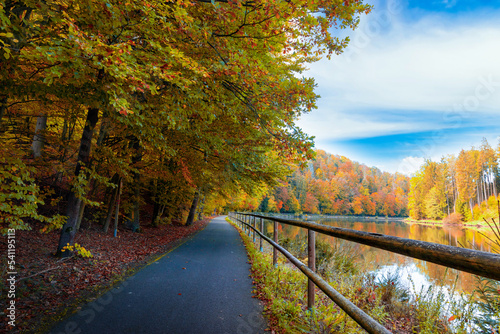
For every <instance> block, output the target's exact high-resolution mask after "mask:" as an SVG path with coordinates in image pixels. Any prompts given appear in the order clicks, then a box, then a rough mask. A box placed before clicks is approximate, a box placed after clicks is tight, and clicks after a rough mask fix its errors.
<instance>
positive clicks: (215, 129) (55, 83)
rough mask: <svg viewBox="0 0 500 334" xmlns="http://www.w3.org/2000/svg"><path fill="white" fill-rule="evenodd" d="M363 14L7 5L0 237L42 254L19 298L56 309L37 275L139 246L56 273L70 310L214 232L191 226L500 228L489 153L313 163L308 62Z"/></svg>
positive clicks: (232, 4) (2, 23) (240, 6)
mask: <svg viewBox="0 0 500 334" xmlns="http://www.w3.org/2000/svg"><path fill="white" fill-rule="evenodd" d="M371 9H372V8H371V6H370V5H367V4H364V3H363V2H362V1H358V0H352V1H349V0H346V1H330V0H314V1H310V0H307V1H306V0H292V1H277V0H272V1H267V0H255V1H240V0H212V1H208V0H178V1H139V0H130V1H117V0H106V1H104V0H83V1H65V0H54V1H35V0H21V1H19V0H3V1H0V81H1V82H0V228H1V231H2V234H3V235H4V236H5V238H7V235H11V236H12V235H13V234H12V233H13V232H9V231H18V232H17V233H18V234H17V238H18V239H17V240H18V241H19V242H22V243H24V244H25V245H28V244H32V245H33V251H35V249H36V252H37V253H36V254H37V256H38V260H37V261H38V262H35V263H34V264H32V266H31V267H30V266H29V265H28V264H25V268H24V269H25V271H24V275H25V277H23V279H25V278H26V279H27V280H26V281H25V284H26V286H24V288H23V289H26V291H25V292H26V296H28V295H30V294H31V293H32V292H30V291H31V290H33V289H35V288H34V287H37V286H38V285H37V284H40V286H41V287H40V289H41V290H43V289H47V290H43V291H42V292H40V294H39V296H42V297H40V298H41V299H43V298H47V296H53V295H55V293H52V292H50V291H52V290H50V289H51V288H50V287H49V288H47V286H49V285H50V282H52V281H53V280H54V279H53V278H51V277H52V276H50V275H49V274H47V275H45V274H44V273H45V272H47V270H46V268H49V270H53V269H54V268H60V267H61V268H62V265H60V266H58V267H54V266H53V265H52V264H54V263H59V262H56V261H60V260H59V259H60V258H61V257H62V258H63V259H64V258H68V257H73V256H74V255H75V254H77V255H79V256H80V257H79V259H80V260H81V258H82V257H90V256H92V252H93V251H95V250H97V253H99V252H102V253H103V254H104V250H103V249H107V250H106V252H107V251H109V252H112V251H113V250H114V249H118V248H119V247H125V246H124V245H125V244H127V245H128V246H127V247H129V246H130V247H129V248H126V249H127V250H126V251H120V254H116V257H113V256H110V257H109V258H106V259H104V257H103V258H100V259H99V261H107V262H106V266H101V267H100V268H101V269H99V270H97V269H95V268H94V267H93V268H94V269H93V270H88V271H86V269H84V268H85V266H86V265H89V264H88V263H83V262H81V263H80V262H75V263H74V264H73V265H72V266H73V268H75V269H74V270H75V271H77V272H78V273H77V274H75V272H74V271H73V269H71V268H69V267H68V268H66V269H60V270H59V274H58V275H59V276H56V277H70V276H71V277H72V278H71V279H72V280H75V281H74V282H73V281H72V282H73V283H71V282H69V281H68V282H69V283H68V282H67V283H68V285H66V286H65V287H62V288H61V290H60V291H63V293H62V294H61V296H63V295H64V296H65V297H64V298H69V296H70V295H71V294H72V293H73V292H75V291H76V290H78V289H83V287H82V285H83V284H84V283H82V282H87V283H88V284H89V285H91V284H93V283H92V282H94V281H95V282H97V283H99V282H101V283H102V282H104V281H106V280H107V278H108V277H111V276H112V274H113V272H114V270H115V269H116V268H118V267H117V266H118V265H115V264H116V263H117V262H119V261H118V259H121V260H124V259H127V261H131V260H130V258H131V257H132V256H131V255H130V254H134V256H135V257H134V259H136V258H138V257H141V256H143V255H144V254H145V253H144V252H142V251H139V249H140V250H144V249H146V248H148V247H149V248H148V249H152V250H151V252H153V251H154V252H160V251H165V249H164V248H162V247H163V246H162V244H165V243H167V241H168V242H171V241H172V240H173V239H175V238H174V237H175V236H179V237H180V236H185V235H188V234H189V233H191V232H193V231H196V230H198V229H200V228H202V227H203V226H204V225H203V224H204V223H206V221H204V223H202V224H201V223H200V224H201V225H196V227H193V226H195V225H193V224H196V223H195V222H196V221H203V217H204V216H213V215H216V214H224V213H227V212H229V211H258V212H265V213H286V214H309V215H313V214H321V215H350V216H372V217H374V216H378V217H408V216H410V217H411V218H413V219H416V220H428V219H432V220H439V219H445V220H446V219H447V220H448V221H450V222H454V223H460V222H463V221H472V220H481V219H483V218H488V219H489V218H491V217H496V215H497V211H496V210H497V198H498V195H499V194H498V191H497V190H498V189H499V188H498V186H499V184H498V183H499V180H500V178H499V177H500V175H499V168H498V161H499V158H500V147H499V148H498V149H495V148H492V147H491V146H490V144H488V143H487V142H486V141H484V142H483V144H482V145H481V147H476V148H464V150H463V151H461V152H460V154H459V155H458V156H451V155H450V156H446V157H443V159H442V160H441V161H437V162H436V161H431V160H428V161H426V163H425V164H424V165H423V166H422V167H421V168H420V170H419V171H418V172H416V174H415V175H411V176H408V175H404V174H400V173H395V174H391V173H388V172H384V171H381V170H379V169H378V168H375V167H369V166H366V165H364V164H363V163H362V162H355V161H352V160H350V159H349V158H348V157H345V156H340V155H336V154H335V152H331V153H328V152H325V151H323V150H319V149H315V148H314V138H313V137H311V136H310V135H308V134H306V133H304V132H303V131H302V130H301V129H300V128H299V127H298V126H297V124H296V123H297V120H298V119H299V117H300V116H301V115H303V114H305V113H309V112H312V111H313V110H314V109H315V108H316V101H317V100H318V98H319V96H318V95H317V93H316V92H315V88H316V83H315V81H314V79H312V78H309V77H306V76H305V75H304V71H305V70H306V69H307V65H308V64H311V63H313V62H316V61H318V60H319V59H320V58H322V57H327V58H330V57H331V56H332V55H335V54H340V53H342V52H343V50H344V49H345V48H346V47H347V45H348V42H349V38H348V37H342V38H341V37H338V36H339V34H338V33H336V32H337V31H339V30H343V29H355V28H356V27H357V25H358V23H359V20H360V17H362V16H364V15H365V14H369V13H370V11H371ZM183 225H185V226H187V227H186V229H184V230H183V228H184V227H183ZM167 226H168V228H167ZM190 226H191V227H190ZM161 228H166V230H164V231H168V232H169V233H171V234H170V236H166V235H165V234H164V233H163V232H158V231H160V229H161ZM190 228H191V229H190ZM22 231H25V232H26V233H28V232H27V231H29V233H30V234H19V233H22ZM136 232H138V233H136ZM188 232H189V233H188ZM9 233H11V234H9ZM162 233H163V234H162ZM165 233H166V232H165ZM148 235H149V236H156V237H155V240H156V241H155V242H153V241H152V239H148V238H149V237H148ZM77 236H78V237H79V239H78V240H80V243H81V244H79V243H75V240H76V239H77ZM117 236H123V238H122V239H120V241H117V240H118V239H116V238H115V237H117ZM151 238H152V237H151ZM112 240H113V241H112ZM85 242H86V243H87V244H85ZM3 244H4V246H5V245H7V243H6V242H3ZM120 244H122V245H121V246H120ZM19 247H21V246H19ZM25 247H26V246H25ZM120 249H125V248H120ZM117 252H118V251H117ZM134 252H135V253H134ZM97 253H96V254H97ZM33 254H35V253H33ZM106 254H107V253H106ZM148 254H149V253H148ZM19 256H23V257H22V259H24V261H28V259H29V258H30V256H31V257H33V256H34V255H33V256H32V255H30V251H29V249H27V248H20V249H19ZM144 256H146V255H144ZM144 256H143V257H141V260H144ZM56 259H57V260H56ZM4 260H5V259H2V261H4ZM75 261H77V260H75ZM78 261H79V260H78ZM96 261H97V260H96ZM124 261H125V260H124ZM68 263H69V262H68ZM96 263H97V262H96ZM99 263H101V262H99ZM102 263H104V262H102ZM114 263H115V264H114ZM42 264H43V265H45V267H43V266H42ZM95 265H97V264H95ZM26 267H27V268H26ZM103 267H105V268H107V269H106V270H107V271H106V272H103V271H102V268H103ZM19 270H21V269H19ZM30 270H31V271H30ZM65 270H66V271H65ZM117 270H118V269H117ZM54 272H56V271H54ZM40 273H42V274H44V275H39V274H40ZM75 275H76V276H75ZM32 276H36V277H35V278H32ZM28 278H29V280H28ZM35 279H40V280H39V281H36V280H35ZM43 280H45V281H43ZM43 282H45V283H43ZM47 282H49V283H47ZM70 283H71V284H70ZM97 283H96V284H97ZM23 284H24V283H23ZM44 284H45V285H44ZM99 284H100V283H99ZM77 286H78V288H76V287H77ZM22 287H23V286H21V288H22ZM42 287H43V289H42ZM21 288H20V289H21ZM64 289H66V290H64ZM41 290H40V291H41ZM21 292H22V291H21ZM21 292H20V293H21ZM37 293H38V292H37ZM33 298H35V297H33ZM58 298H59V297H58ZM64 298H62V297H60V298H59V299H58V301H57V303H59V304H61V305H62V304H64V303H65V300H66V299H64ZM24 303H25V304H22V305H20V306H19V307H21V309H23V307H24V309H23V310H25V312H27V313H26V314H28V312H29V311H28V310H29V309H31V307H32V306H30V299H29V298H26V299H24ZM33 303H35V304H36V302H33ZM55 304H56V301H54V305H55ZM23 305H24V306H23ZM55 312H56V311H54V313H55ZM33 316H34V317H35V316H36V315H33Z"/></svg>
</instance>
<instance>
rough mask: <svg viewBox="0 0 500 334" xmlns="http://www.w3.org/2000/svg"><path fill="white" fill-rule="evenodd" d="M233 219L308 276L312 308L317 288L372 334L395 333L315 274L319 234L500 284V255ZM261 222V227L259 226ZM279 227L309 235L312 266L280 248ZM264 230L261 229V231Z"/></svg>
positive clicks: (253, 217)
mask: <svg viewBox="0 0 500 334" xmlns="http://www.w3.org/2000/svg"><path fill="white" fill-rule="evenodd" d="M229 217H230V218H231V219H232V220H234V221H236V222H237V223H239V224H240V226H241V227H242V229H243V230H245V231H247V233H248V234H249V235H250V233H251V232H253V241H254V242H255V239H256V234H258V235H259V236H260V249H261V251H262V249H263V244H262V243H263V240H266V241H267V242H268V243H269V244H271V245H272V246H273V264H274V265H276V264H277V260H278V253H277V252H278V251H279V252H281V253H282V254H283V255H284V256H285V257H286V258H287V259H288V260H289V261H290V262H291V263H293V264H294V265H295V266H296V267H297V268H298V269H299V270H300V271H302V273H304V275H306V276H307V277H308V278H309V282H308V296H307V300H308V308H312V307H313V306H314V285H316V286H317V287H318V288H319V289H321V290H322V291H323V292H324V293H325V294H326V295H327V296H328V297H330V299H332V301H333V302H335V303H336V304H337V305H338V306H339V307H340V308H341V309H343V310H344V312H346V313H347V314H348V315H349V316H350V317H351V318H352V319H353V320H354V321H356V322H357V323H358V324H359V325H360V326H361V327H363V328H364V329H365V330H366V331H367V332H369V333H391V332H390V331H388V330H387V329H386V328H385V327H384V326H382V325H381V324H379V323H378V322H377V321H375V320H374V319H373V318H371V317H370V316H369V315H368V314H366V313H365V312H364V311H363V310H361V309H360V308H358V307H357V306H356V305H354V304H353V303H352V302H351V301H349V300H348V299H346V298H345V297H344V296H342V295H341V294H340V293H338V292H337V291H336V290H335V289H333V288H332V287H331V286H330V285H329V284H328V282H326V281H325V280H324V279H323V278H322V277H321V276H319V275H318V274H317V273H316V272H315V270H316V269H315V248H316V247H315V239H316V238H315V232H318V233H322V234H325V235H329V236H333V237H336V238H340V239H344V240H349V241H353V242H357V243H360V244H364V245H368V246H372V247H376V248H380V249H384V250H387V251H390V252H393V253H398V254H402V255H406V256H409V257H412V258H416V259H420V260H425V261H428V262H432V263H436V264H440V265H442V266H446V267H450V268H454V269H458V270H461V271H466V272H469V273H472V274H475V275H479V276H483V277H487V278H491V279H494V280H499V281H500V255H497V254H493V253H488V252H482V251H477V250H472V249H466V248H460V247H453V246H447V245H441V244H436V243H432V242H424V241H419V240H412V239H406V238H400V237H393V236H389V235H384V234H379V233H370V232H363V231H357V230H351V229H347V228H340V227H333V226H327V225H322V224H318V223H314V222H309V221H299V220H289V219H283V218H277V217H267V216H263V215H258V214H249V213H239V212H236V213H230V214H229ZM257 219H260V224H259V223H257ZM264 220H269V221H272V222H273V223H274V224H273V239H270V238H269V237H267V236H266V235H264ZM278 223H281V224H287V225H293V226H298V227H302V228H305V229H307V232H308V238H307V239H308V246H307V249H308V264H307V265H305V264H304V263H302V262H301V261H300V260H298V259H297V258H295V257H294V256H293V255H292V254H291V253H290V252H288V251H287V250H286V249H285V248H283V247H281V246H280V245H279V244H278ZM258 226H260V228H258Z"/></svg>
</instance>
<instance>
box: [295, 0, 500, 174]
mask: <svg viewBox="0 0 500 334" xmlns="http://www.w3.org/2000/svg"><path fill="white" fill-rule="evenodd" d="M368 3H370V4H372V5H374V10H373V11H372V13H370V14H369V15H367V16H363V17H362V18H361V23H360V26H359V27H358V29H357V30H356V31H354V32H348V33H349V36H350V39H351V42H350V45H349V47H348V48H347V49H346V51H345V52H344V53H343V54H342V55H339V56H334V57H332V59H331V60H327V59H324V60H321V61H319V62H317V63H315V64H312V65H310V66H309V67H310V69H309V71H308V72H306V74H305V75H306V76H312V77H314V78H315V79H316V82H317V84H318V88H317V92H318V94H320V95H321V98H320V100H319V101H318V109H317V110H315V111H313V112H312V113H310V114H307V115H304V116H303V117H302V118H301V120H300V121H299V123H298V124H299V126H300V127H302V129H303V130H304V131H305V132H306V133H308V134H310V135H313V136H315V137H316V140H315V141H316V147H317V148H320V149H323V150H325V151H327V152H330V153H334V154H341V155H344V156H347V157H349V158H351V159H353V160H356V161H359V162H362V163H365V164H367V165H369V166H376V167H378V168H380V169H382V170H385V171H389V172H396V171H397V172H401V173H406V174H411V173H412V172H414V171H415V170H416V169H417V168H419V166H420V165H421V164H422V163H423V162H424V159H432V160H439V159H440V158H441V157H442V156H445V155H448V154H458V153H459V152H460V149H470V148H471V147H472V146H479V145H480V144H481V141H482V139H483V138H486V139H487V140H488V142H489V143H490V145H491V146H493V147H496V146H497V145H498V138H499V136H500V0H497V1H493V0H491V1H488V0H485V1H472V0H435V1H404V0H384V1H382V0H380V1H378V0H377V1H376V0H373V1H369V2H368ZM346 33H347V32H346ZM340 34H343V32H342V33H340Z"/></svg>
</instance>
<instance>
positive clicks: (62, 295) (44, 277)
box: [0, 218, 211, 333]
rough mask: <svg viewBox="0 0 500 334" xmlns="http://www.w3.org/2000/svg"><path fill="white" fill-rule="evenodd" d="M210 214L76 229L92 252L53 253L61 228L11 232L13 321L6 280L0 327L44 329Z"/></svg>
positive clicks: (201, 224)
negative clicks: (136, 227) (112, 228)
mask: <svg viewBox="0 0 500 334" xmlns="http://www.w3.org/2000/svg"><path fill="white" fill-rule="evenodd" d="M210 220H211V218H206V219H204V220H200V221H197V222H195V223H194V224H192V225H191V226H183V225H161V226H159V227H156V228H155V227H148V226H146V227H141V232H140V233H134V232H132V231H129V230H120V231H119V232H118V237H116V238H115V237H113V234H112V232H110V233H108V234H104V233H103V232H102V230H101V229H100V228H97V227H96V228H90V229H85V230H84V231H80V232H79V233H78V234H77V236H76V238H75V242H77V243H78V244H80V245H81V246H82V247H84V248H85V249H86V250H88V251H90V252H91V254H92V256H93V257H90V258H82V257H79V256H72V257H69V258H65V259H60V258H56V257H55V256H54V251H55V249H56V246H57V242H58V240H59V232H57V231H54V232H51V233H47V234H44V233H40V232H38V231H37V230H31V231H16V233H15V245H16V248H15V262H16V271H17V275H16V283H15V299H14V300H15V308H16V310H15V312H16V313H15V316H16V319H15V325H16V326H15V327H10V326H7V321H9V320H10V319H8V318H7V309H6V308H7V305H8V304H7V302H9V303H10V300H11V299H9V300H7V297H8V294H7V293H4V292H6V291H8V288H9V287H8V286H7V281H6V280H5V279H2V281H1V282H0V288H1V291H2V294H1V295H0V300H1V304H2V305H4V307H2V310H1V312H0V313H1V314H0V317H1V319H2V320H1V321H0V333H26V332H29V333H43V332H45V331H46V330H48V329H49V328H50V326H51V325H53V324H54V323H56V322H58V321H60V320H62V319H63V318H65V317H66V316H67V315H69V314H71V313H73V312H74V311H76V310H78V309H79V308H81V306H82V305H84V304H85V303H87V302H90V301H92V300H94V299H95V298H97V297H98V296H99V295H101V294H102V293H104V292H105V291H106V290H108V289H110V288H111V287H113V286H114V285H116V284H117V283H119V282H120V281H122V280H123V279H125V278H126V277H128V276H130V275H132V274H133V273H134V272H136V271H137V270H138V269H140V268H142V267H143V266H145V265H146V264H148V263H150V262H152V261H154V260H156V259H157V258H158V257H159V256H160V255H161V254H164V253H166V252H168V251H169V250H171V249H173V248H175V247H177V246H178V245H180V244H181V243H182V242H183V241H185V240H186V239H187V238H188V237H190V236H192V235H193V234H195V233H196V232H198V231H200V230H202V229H203V228H205V226H206V225H207V224H208V222H209V221H210ZM0 248H1V253H2V254H7V252H6V249H7V237H6V236H4V237H2V238H1V239H0ZM7 261H8V259H7V257H6V256H5V257H3V258H2V260H1V262H2V277H4V278H5V277H8V276H7V275H8V274H7V272H8V270H7Z"/></svg>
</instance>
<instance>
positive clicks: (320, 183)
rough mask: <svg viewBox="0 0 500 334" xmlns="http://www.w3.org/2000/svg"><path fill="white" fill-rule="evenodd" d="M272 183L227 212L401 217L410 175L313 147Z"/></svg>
mask: <svg viewBox="0 0 500 334" xmlns="http://www.w3.org/2000/svg"><path fill="white" fill-rule="evenodd" d="M315 153H316V156H315V158H314V159H313V160H310V161H308V163H307V165H306V166H305V167H304V168H300V167H299V166H297V167H296V168H295V169H294V171H293V173H292V175H291V176H289V177H287V179H286V181H285V182H284V183H283V184H281V185H279V186H278V187H275V188H272V189H270V190H267V191H265V192H264V193H263V194H262V195H261V196H260V197H257V198H256V197H252V196H248V195H246V194H241V195H240V196H239V197H236V198H234V199H233V202H232V203H230V204H229V208H230V209H233V210H245V211H261V212H281V213H309V214H326V215H363V216H389V217H394V216H400V217H401V216H407V215H408V211H407V204H408V192H409V189H410V178H409V177H408V176H405V175H403V174H399V173H395V174H391V173H388V172H382V171H380V170H379V169H378V168H375V167H367V166H366V165H363V164H360V163H358V162H354V161H351V160H350V159H348V158H346V157H344V156H339V155H333V154H329V153H326V152H325V151H323V150H316V151H315Z"/></svg>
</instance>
